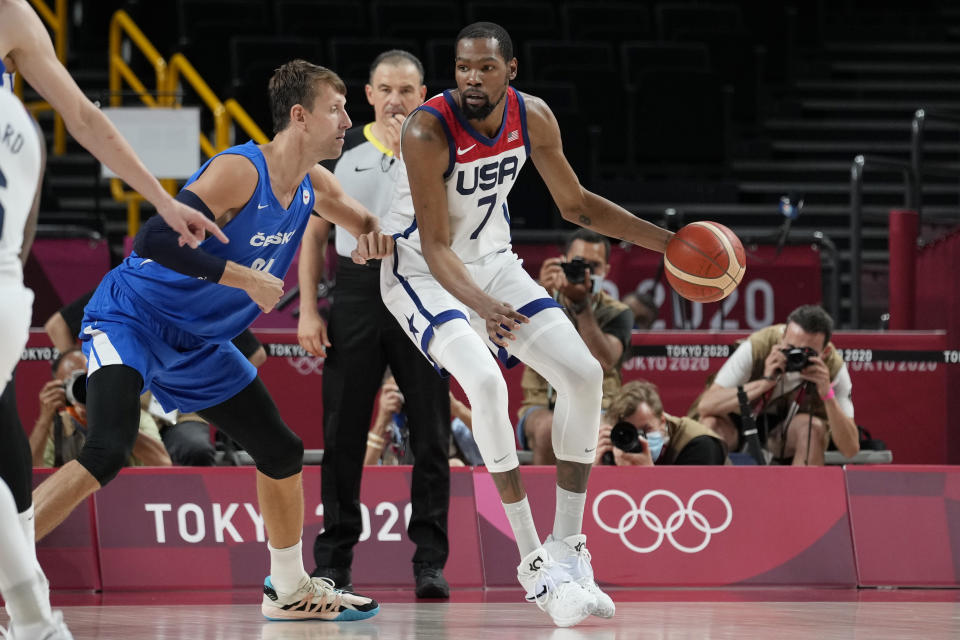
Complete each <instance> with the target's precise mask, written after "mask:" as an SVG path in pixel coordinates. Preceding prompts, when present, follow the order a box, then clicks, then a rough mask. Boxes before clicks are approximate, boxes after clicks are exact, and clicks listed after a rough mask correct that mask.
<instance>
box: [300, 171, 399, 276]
mask: <svg viewBox="0 0 960 640" xmlns="http://www.w3.org/2000/svg"><path fill="white" fill-rule="evenodd" d="M310 180H311V182H313V193H314V196H315V197H316V204H314V211H315V212H316V213H318V214H320V216H322V217H323V219H324V220H328V221H330V222H332V223H333V224H335V225H337V226H338V227H341V228H343V229H346V230H347V231H349V232H350V233H351V234H352V235H353V236H354V237H356V239H357V248H356V249H355V250H354V251H353V253H352V254H351V258H352V259H353V261H354V262H356V263H357V264H364V263H365V262H366V261H367V260H372V259H374V258H385V257H387V256H388V255H390V254H391V253H393V238H391V237H390V236H388V235H385V234H383V233H381V232H380V221H379V220H378V219H377V217H376V216H374V215H373V214H371V213H370V212H369V211H367V209H366V207H364V206H363V205H362V204H360V202H359V201H358V200H356V199H355V198H352V197H350V196H348V195H347V193H346V192H345V191H344V190H343V187H341V186H340V182H339V181H338V180H337V179H336V177H335V176H334V175H333V174H332V173H330V172H329V171H327V169H325V168H324V167H321V166H320V165H317V166H315V167H314V168H313V169H311V170H310Z"/></svg>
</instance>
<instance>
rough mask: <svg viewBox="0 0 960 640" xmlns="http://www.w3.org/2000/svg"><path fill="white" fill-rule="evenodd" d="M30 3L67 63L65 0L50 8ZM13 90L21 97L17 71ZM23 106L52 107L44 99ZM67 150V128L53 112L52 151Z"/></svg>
mask: <svg viewBox="0 0 960 640" xmlns="http://www.w3.org/2000/svg"><path fill="white" fill-rule="evenodd" d="M30 4H32V5H33V7H34V8H35V9H36V10H37V13H38V14H40V18H41V19H42V20H43V21H44V22H46V23H47V25H48V26H49V27H50V30H51V31H52V32H53V47H54V50H55V51H56V53H57V60H59V61H60V62H61V64H63V65H64V66H66V64H67V0H56V4H55V7H54V8H53V9H51V8H50V7H49V6H48V5H47V3H46V2H44V0H30ZM13 91H14V93H16V94H17V97H19V98H20V99H21V100H22V99H23V78H22V77H21V75H20V74H19V73H18V74H17V75H16V78H15V79H14V82H13ZM24 106H25V107H26V108H27V109H29V110H30V113H32V114H34V115H36V114H37V113H39V112H41V111H50V110H52V109H53V107H51V106H50V103H48V102H46V101H44V100H36V101H33V102H25V103H24ZM66 152H67V128H66V127H65V126H64V124H63V118H61V117H60V114H59V113H57V112H54V114H53V153H54V155H58V156H62V155H63V154H64V153H66Z"/></svg>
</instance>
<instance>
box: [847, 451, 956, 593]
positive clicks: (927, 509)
mask: <svg viewBox="0 0 960 640" xmlns="http://www.w3.org/2000/svg"><path fill="white" fill-rule="evenodd" d="M847 491H848V493H849V499H850V519H851V525H852V530H853V542H854V546H855V548H856V552H857V573H858V575H859V582H860V584H861V585H863V586H902V587H960V469H957V468H956V467H934V466H930V467H927V466H921V467H905V466H899V465H897V466H876V467H848V468H847Z"/></svg>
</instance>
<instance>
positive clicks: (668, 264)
mask: <svg viewBox="0 0 960 640" xmlns="http://www.w3.org/2000/svg"><path fill="white" fill-rule="evenodd" d="M663 263H664V267H665V269H664V271H665V273H666V274H667V282H669V283H670V286H671V287H673V288H674V290H675V291H676V292H677V293H679V294H680V295H681V296H683V297H684V298H686V299H687V300H692V301H693V302H716V301H717V300H723V299H724V298H726V297H727V296H728V295H730V294H731V293H732V292H733V290H734V289H736V288H737V285H738V284H740V280H742V279H743V274H744V273H746V271H747V260H746V255H745V254H744V252H743V245H742V244H740V239H739V238H737V236H736V235H735V234H734V233H733V231H730V229H727V228H726V227H725V226H723V225H722V224H717V223H716V222H691V223H690V224H688V225H687V226H685V227H683V228H682V229H680V230H679V231H677V233H676V234H675V235H674V236H673V238H671V239H670V242H669V243H667V250H666V251H665V252H664V254H663Z"/></svg>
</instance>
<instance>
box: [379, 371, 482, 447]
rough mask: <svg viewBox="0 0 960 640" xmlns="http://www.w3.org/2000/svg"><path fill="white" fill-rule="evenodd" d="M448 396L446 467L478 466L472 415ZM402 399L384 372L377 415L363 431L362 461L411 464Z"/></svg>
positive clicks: (461, 404)
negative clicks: (448, 419) (364, 446)
mask: <svg viewBox="0 0 960 640" xmlns="http://www.w3.org/2000/svg"><path fill="white" fill-rule="evenodd" d="M449 396H450V415H451V416H452V421H451V424H450V430H451V435H450V447H449V453H448V455H449V458H448V463H449V464H450V466H464V465H470V466H482V465H483V458H482V457H481V456H480V449H479V447H477V442H476V441H475V440H474V439H473V430H472V429H473V414H472V412H471V411H470V407H468V406H466V405H465V404H464V403H462V402H461V401H460V400H457V398H456V397H455V396H454V395H453V393H450V394H449ZM403 404H404V398H403V394H402V393H400V388H399V387H398V386H397V383H396V380H394V378H393V376H391V375H388V376H387V378H386V380H384V383H383V386H381V387H380V396H379V401H378V405H377V416H376V419H375V420H374V421H373V426H372V427H371V428H370V431H369V433H367V453H366V456H365V458H364V461H363V463H364V464H365V465H371V464H372V465H376V464H413V462H414V457H413V452H412V451H411V450H410V449H409V448H408V447H407V443H408V440H409V437H410V430H409V427H408V423H407V415H406V413H404V411H403Z"/></svg>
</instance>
